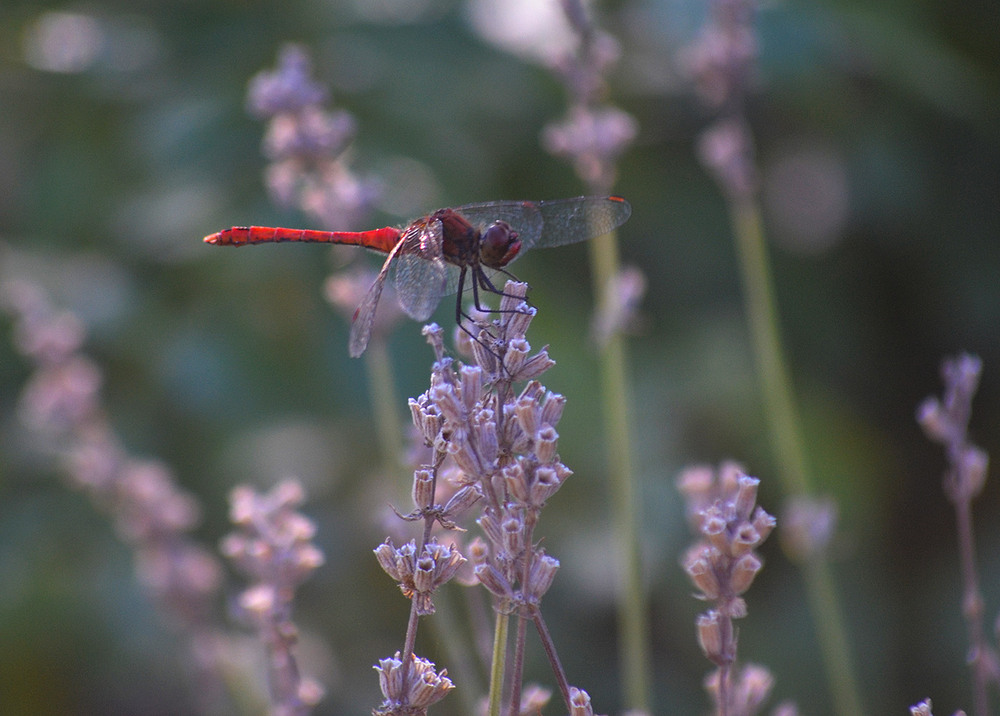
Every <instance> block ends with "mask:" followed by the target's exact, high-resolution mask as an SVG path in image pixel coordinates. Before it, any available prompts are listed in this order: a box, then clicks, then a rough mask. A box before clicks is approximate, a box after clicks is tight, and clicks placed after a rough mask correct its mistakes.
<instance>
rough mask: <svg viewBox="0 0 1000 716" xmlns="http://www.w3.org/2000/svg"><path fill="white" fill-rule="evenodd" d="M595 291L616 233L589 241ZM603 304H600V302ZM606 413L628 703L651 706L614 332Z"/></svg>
mask: <svg viewBox="0 0 1000 716" xmlns="http://www.w3.org/2000/svg"><path fill="white" fill-rule="evenodd" d="M589 245H590V263H591V267H592V271H593V274H594V286H595V293H596V295H597V296H598V300H599V302H601V303H606V302H604V301H603V297H604V293H605V292H606V291H608V290H610V287H611V286H612V283H613V280H614V278H615V276H616V275H617V274H618V267H619V259H618V243H617V239H616V238H615V236H614V235H613V234H609V235H607V236H602V237H600V238H597V239H594V240H593V241H590V242H589ZM599 305H600V304H599ZM599 360H600V374H601V392H602V402H603V408H604V410H603V412H604V416H605V425H606V430H607V445H608V463H609V465H608V468H609V476H610V499H611V520H612V525H613V528H614V531H615V536H616V540H617V543H618V544H617V547H618V556H619V559H618V563H619V565H620V567H619V570H618V590H617V591H618V644H619V646H618V650H619V662H620V664H621V674H620V680H621V685H622V690H623V693H624V695H625V705H626V707H627V708H630V709H638V710H641V711H649V703H650V702H649V691H650V687H649V683H650V680H649V664H650V657H649V641H648V639H649V623H648V617H647V610H646V587H645V585H644V584H643V580H642V569H641V564H642V563H641V558H640V554H639V540H638V522H639V516H638V509H637V502H636V499H635V478H634V475H633V471H632V441H631V433H630V431H629V405H630V404H631V401H630V398H631V395H630V391H629V386H628V381H627V380H626V366H627V363H628V361H627V357H626V350H625V341H624V339H623V338H622V337H621V334H620V333H618V332H617V331H616V332H614V333H613V334H612V335H611V337H610V339H609V340H608V342H607V345H605V346H604V349H603V350H602V351H601V353H600V359H599Z"/></svg>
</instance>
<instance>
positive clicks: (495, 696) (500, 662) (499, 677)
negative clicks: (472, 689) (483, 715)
mask: <svg viewBox="0 0 1000 716" xmlns="http://www.w3.org/2000/svg"><path fill="white" fill-rule="evenodd" d="M496 617H497V618H496V624H495V625H494V629H493V666H492V668H491V670H490V706H489V715H490V716H500V706H501V704H502V703H503V675H504V665H505V664H506V662H507V632H508V630H509V629H510V615H509V614H504V613H501V612H497V615H496Z"/></svg>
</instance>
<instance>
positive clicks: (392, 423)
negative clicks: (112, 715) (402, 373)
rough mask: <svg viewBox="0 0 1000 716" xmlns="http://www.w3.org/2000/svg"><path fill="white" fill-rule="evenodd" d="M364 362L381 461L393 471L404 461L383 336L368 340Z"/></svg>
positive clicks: (394, 397)
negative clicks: (369, 341)
mask: <svg viewBox="0 0 1000 716" xmlns="http://www.w3.org/2000/svg"><path fill="white" fill-rule="evenodd" d="M365 365H366V367H367V370H368V390H369V392H370V396H371V402H372V410H373V411H374V416H375V431H376V434H377V435H378V441H379V446H380V448H381V450H382V461H383V463H384V464H385V467H386V468H387V469H389V470H393V471H395V470H397V469H399V468H400V467H402V465H403V442H402V437H401V436H402V435H403V428H402V423H401V422H400V419H399V412H398V407H397V406H399V404H400V400H399V396H398V395H397V394H396V380H395V376H394V375H393V370H392V361H391V360H390V359H389V351H388V350H386V345H385V340H384V339H383V338H381V337H379V336H375V337H374V338H373V339H372V341H371V343H369V344H368V350H367V351H365Z"/></svg>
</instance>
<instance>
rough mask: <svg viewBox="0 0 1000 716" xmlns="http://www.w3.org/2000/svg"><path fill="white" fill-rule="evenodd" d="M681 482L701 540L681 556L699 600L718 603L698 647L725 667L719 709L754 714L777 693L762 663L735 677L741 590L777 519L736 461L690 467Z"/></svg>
mask: <svg viewBox="0 0 1000 716" xmlns="http://www.w3.org/2000/svg"><path fill="white" fill-rule="evenodd" d="M677 484H678V489H679V490H680V491H681V494H682V495H683V496H684V499H685V503H686V508H687V515H688V520H689V522H690V523H691V527H692V529H693V530H694V532H695V533H696V534H697V535H698V537H699V539H698V541H697V542H696V543H695V544H694V545H693V546H692V547H691V548H690V549H689V550H688V551H687V553H686V555H685V557H684V559H683V561H682V564H683V567H684V571H685V572H687V574H688V577H689V578H690V579H691V581H692V582H693V583H694V585H695V586H696V587H697V588H698V590H699V594H698V597H699V598H700V599H705V600H707V601H710V602H712V603H713V606H712V608H711V609H709V610H708V611H707V612H705V613H703V614H701V615H700V616H699V617H698V619H697V632H698V644H699V646H701V649H702V652H703V653H704V654H705V656H706V657H707V658H708V659H709V660H710V661H711V662H712V663H714V664H715V665H716V666H718V667H719V669H718V670H717V671H716V672H715V673H714V674H713V675H712V676H711V677H710V679H709V682H708V683H707V686H708V689H709V692H710V693H711V694H712V696H713V698H714V699H715V700H716V703H717V704H718V705H719V707H720V708H719V712H720V713H729V714H752V713H755V712H756V710H757V707H758V706H759V704H760V702H762V701H763V699H764V696H766V694H767V692H768V691H769V690H770V677H769V676H766V678H765V677H764V676H763V675H766V671H761V670H759V668H758V667H753V668H751V667H747V668H745V669H743V670H742V671H741V672H738V673H735V674H734V672H733V664H734V663H735V661H736V629H735V627H734V625H733V620H734V619H739V618H741V617H744V616H746V613H747V610H746V602H745V601H744V600H743V597H742V595H743V594H744V593H745V592H746V591H747V590H748V589H749V588H750V585H751V584H752V583H753V580H754V578H755V577H756V576H757V573H758V572H760V570H761V568H762V566H763V562H762V561H761V558H760V557H759V556H758V554H757V552H756V550H757V548H758V547H759V546H760V545H761V544H762V543H763V542H764V540H766V539H767V538H768V536H769V535H770V534H771V531H772V530H773V529H774V526H775V520H774V517H772V516H771V515H769V514H768V513H767V512H765V511H764V509H763V508H761V507H759V506H757V488H758V486H759V485H760V480H758V479H757V478H754V477H750V476H749V475H747V474H745V473H744V472H743V470H742V469H741V468H740V467H739V466H738V465H736V464H734V463H726V464H723V465H722V466H721V467H720V468H719V470H718V472H716V471H715V470H713V469H712V468H711V467H708V466H697V467H692V468H689V469H687V470H685V471H684V472H683V473H681V475H680V476H679V478H678V480H677ZM713 679H714V682H713ZM734 682H735V683H734ZM713 683H714V684H715V686H714V687H713V685H712V684H713ZM720 684H723V685H725V686H726V688H723V687H722V686H720Z"/></svg>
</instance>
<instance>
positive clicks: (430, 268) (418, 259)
mask: <svg viewBox="0 0 1000 716" xmlns="http://www.w3.org/2000/svg"><path fill="white" fill-rule="evenodd" d="M397 248H398V252H397V256H396V260H395V261H394V262H393V268H392V271H393V283H394V284H395V286H396V295H397V297H398V298H399V305H400V307H401V308H402V309H403V311H405V312H406V315H408V316H409V317H410V318H412V319H414V320H416V321H426V320H427V319H428V318H430V317H431V314H432V313H434V309H435V308H437V305H438V303H440V302H441V297H442V296H444V295H446V294H447V292H448V264H447V263H446V262H445V260H444V259H443V258H442V256H441V222H440V221H426V222H419V223H414V224H413V225H411V226H410V228H408V229H407V231H406V233H405V235H404V236H403V238H402V240H401V241H400V242H399V244H398V246H397ZM452 290H454V289H452Z"/></svg>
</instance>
